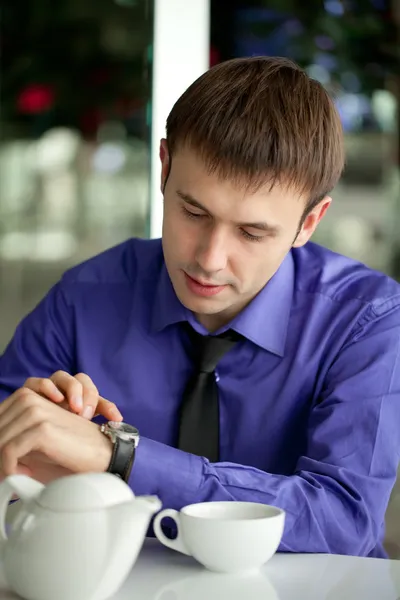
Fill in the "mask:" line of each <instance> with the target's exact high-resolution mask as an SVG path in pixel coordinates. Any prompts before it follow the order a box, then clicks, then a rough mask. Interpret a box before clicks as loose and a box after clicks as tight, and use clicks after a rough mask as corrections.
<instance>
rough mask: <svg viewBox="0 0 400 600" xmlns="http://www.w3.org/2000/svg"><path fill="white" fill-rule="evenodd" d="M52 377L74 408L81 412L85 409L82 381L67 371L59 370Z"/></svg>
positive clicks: (75, 410)
mask: <svg viewBox="0 0 400 600" xmlns="http://www.w3.org/2000/svg"><path fill="white" fill-rule="evenodd" d="M50 379H51V381H52V382H53V383H54V384H55V385H56V386H57V388H58V389H59V390H60V391H61V392H62V393H63V394H64V396H65V400H66V401H67V402H68V404H69V406H70V407H71V408H72V410H73V411H74V412H77V413H81V411H82V409H83V389H82V384H81V383H80V381H78V379H76V377H73V375H70V374H69V373H67V372H66V371H57V372H56V373H54V374H53V375H52V376H51V377H50Z"/></svg>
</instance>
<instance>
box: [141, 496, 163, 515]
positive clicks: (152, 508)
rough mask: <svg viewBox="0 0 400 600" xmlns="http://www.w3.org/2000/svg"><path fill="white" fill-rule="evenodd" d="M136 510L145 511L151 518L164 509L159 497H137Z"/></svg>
mask: <svg viewBox="0 0 400 600" xmlns="http://www.w3.org/2000/svg"><path fill="white" fill-rule="evenodd" d="M135 508H137V509H138V510H140V511H143V513H144V514H147V515H148V516H149V518H151V517H152V516H153V515H155V514H156V513H157V512H158V511H160V510H161V508H162V502H161V500H160V498H159V497H158V496H136V498H135Z"/></svg>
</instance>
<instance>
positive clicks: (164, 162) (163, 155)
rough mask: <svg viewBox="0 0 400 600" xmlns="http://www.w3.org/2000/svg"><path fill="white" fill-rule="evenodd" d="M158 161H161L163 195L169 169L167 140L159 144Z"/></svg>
mask: <svg viewBox="0 0 400 600" xmlns="http://www.w3.org/2000/svg"><path fill="white" fill-rule="evenodd" d="M160 161H161V192H162V193H164V187H165V183H166V181H167V177H168V173H169V167H170V162H169V152H168V145H167V140H166V139H164V138H163V139H162V140H161V142H160Z"/></svg>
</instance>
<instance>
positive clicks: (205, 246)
mask: <svg viewBox="0 0 400 600" xmlns="http://www.w3.org/2000/svg"><path fill="white" fill-rule="evenodd" d="M160 157H161V161H162V181H161V188H162V190H164V219H163V233H162V237H163V250H164V257H165V263H166V266H167V270H168V273H169V276H170V278H171V281H172V285H173V287H174V290H175V293H176V295H177V296H178V298H179V300H180V301H181V302H182V304H183V305H184V306H186V307H187V308H188V309H189V310H191V311H193V312H194V313H195V314H196V316H197V318H198V320H199V321H200V322H201V323H202V324H203V325H204V326H205V327H206V328H207V329H208V330H209V331H213V330H215V329H218V328H219V327H221V326H222V325H224V324H226V323H228V322H229V321H230V320H231V319H232V318H233V317H234V316H235V315H237V314H238V313H239V312H240V311H241V310H242V309H243V308H244V307H245V306H246V305H247V304H248V303H249V302H250V301H251V300H252V299H253V298H254V297H255V296H256V295H257V294H258V292H259V291H260V290H261V289H262V288H263V287H264V286H265V284H266V283H267V282H268V281H269V280H270V279H271V277H272V276H273V275H274V273H275V272H276V271H277V270H278V268H279V266H280V264H281V263H282V261H283V259H284V257H285V255H286V254H287V253H288V252H289V250H290V248H291V247H292V246H302V245H303V244H305V243H306V242H307V241H308V239H309V238H310V236H311V235H312V233H313V231H314V230H315V228H316V226H317V224H318V222H319V221H320V219H321V218H322V216H323V214H324V212H325V211H326V209H327V208H328V205H329V203H330V198H326V199H324V200H323V201H322V202H321V203H320V204H319V205H318V206H317V208H316V209H314V210H313V211H312V212H311V213H310V214H309V215H308V216H307V218H306V220H305V222H304V223H303V225H302V227H301V229H300V231H299V232H298V228H299V223H300V220H301V217H302V214H303V212H304V209H305V206H306V198H304V197H300V196H299V195H298V194H296V193H295V192H293V191H290V190H287V189H285V188H283V187H281V186H279V185H278V184H277V185H275V186H274V187H273V189H272V190H271V189H270V186H268V185H265V186H263V187H261V188H259V189H258V190H257V191H256V192H251V191H247V190H246V189H245V187H238V186H235V185H233V184H232V182H231V181H229V180H224V179H221V178H220V177H219V176H218V174H209V173H208V172H207V169H206V166H205V165H204V163H203V161H202V160H201V159H200V158H199V157H198V156H197V155H196V153H195V152H194V151H192V150H190V149H188V148H182V149H178V150H177V151H176V152H175V153H174V156H173V160H172V164H171V170H170V174H169V177H168V180H167V183H166V185H165V180H166V177H167V174H168V171H169V156H168V150H167V146H166V143H165V141H164V140H163V141H162V143H161V149H160ZM164 186H165V187H164Z"/></svg>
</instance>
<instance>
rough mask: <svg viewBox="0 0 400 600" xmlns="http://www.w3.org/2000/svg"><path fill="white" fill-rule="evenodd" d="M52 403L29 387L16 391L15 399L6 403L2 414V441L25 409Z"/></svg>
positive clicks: (0, 423)
mask: <svg viewBox="0 0 400 600" xmlns="http://www.w3.org/2000/svg"><path fill="white" fill-rule="evenodd" d="M47 404H49V405H50V406H52V404H51V403H50V402H49V401H48V400H45V399H44V398H43V397H42V396H39V395H38V394H36V392H33V391H32V390H30V389H29V388H20V389H19V390H18V393H16V396H15V401H14V402H8V403H7V404H6V403H4V405H5V406H6V410H5V411H3V412H2V413H1V414H0V443H1V439H2V437H3V436H4V435H5V432H6V431H7V429H8V427H10V425H11V423H13V421H15V420H16V419H18V418H19V417H20V416H21V415H22V414H23V413H24V412H25V411H27V410H29V409H31V408H32V407H33V406H35V405H40V406H47Z"/></svg>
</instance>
